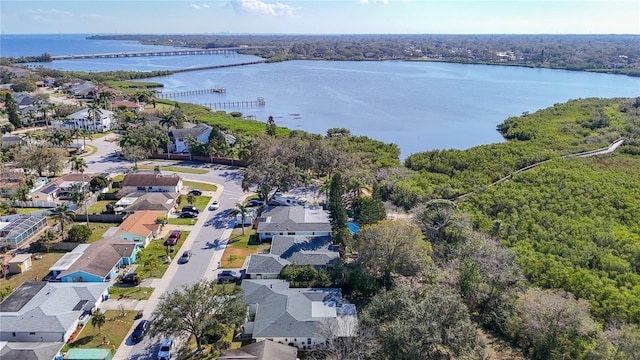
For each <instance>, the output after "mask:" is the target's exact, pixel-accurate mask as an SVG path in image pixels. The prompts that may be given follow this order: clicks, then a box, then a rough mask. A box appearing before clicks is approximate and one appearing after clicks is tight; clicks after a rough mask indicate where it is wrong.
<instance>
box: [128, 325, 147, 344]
mask: <svg viewBox="0 0 640 360" xmlns="http://www.w3.org/2000/svg"><path fill="white" fill-rule="evenodd" d="M147 330H149V321H148V320H142V321H140V322H139V323H138V325H137V326H136V328H135V329H133V333H131V340H133V341H134V342H139V341H140V340H142V338H144V335H145V334H146V333H147Z"/></svg>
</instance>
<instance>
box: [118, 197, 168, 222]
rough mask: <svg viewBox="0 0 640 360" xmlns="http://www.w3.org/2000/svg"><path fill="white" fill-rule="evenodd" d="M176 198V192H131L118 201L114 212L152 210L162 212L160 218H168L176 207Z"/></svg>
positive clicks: (128, 212)
mask: <svg viewBox="0 0 640 360" xmlns="http://www.w3.org/2000/svg"><path fill="white" fill-rule="evenodd" d="M178 196H179V194H178V193H176V192H150V193H143V192H133V193H130V194H127V195H126V196H125V197H123V198H121V199H120V200H118V202H116V204H115V209H114V210H115V212H116V213H125V214H130V213H134V212H137V211H143V210H153V211H156V212H162V213H163V215H162V216H169V214H170V213H171V212H172V211H173V210H175V209H176V207H177V200H178Z"/></svg>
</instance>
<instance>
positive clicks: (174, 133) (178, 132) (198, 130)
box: [169, 123, 212, 139]
mask: <svg viewBox="0 0 640 360" xmlns="http://www.w3.org/2000/svg"><path fill="white" fill-rule="evenodd" d="M211 129H212V128H211V126H209V125H207V124H203V123H198V125H196V126H194V127H191V128H184V129H173V130H171V131H170V132H169V137H170V138H172V139H175V138H186V137H188V136H191V137H193V138H197V137H198V136H200V135H202V134H204V133H205V132H207V131H211Z"/></svg>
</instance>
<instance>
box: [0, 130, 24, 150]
mask: <svg viewBox="0 0 640 360" xmlns="http://www.w3.org/2000/svg"><path fill="white" fill-rule="evenodd" d="M24 143H25V141H24V139H23V138H22V137H21V136H19V135H11V134H4V135H2V138H0V147H2V148H3V149H4V148H8V147H9V146H13V145H22V144H24Z"/></svg>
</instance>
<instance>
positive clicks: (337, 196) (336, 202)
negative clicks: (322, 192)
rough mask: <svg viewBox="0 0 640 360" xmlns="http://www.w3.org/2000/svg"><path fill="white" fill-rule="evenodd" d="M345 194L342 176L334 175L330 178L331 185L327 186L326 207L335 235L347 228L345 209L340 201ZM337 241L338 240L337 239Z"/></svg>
mask: <svg viewBox="0 0 640 360" xmlns="http://www.w3.org/2000/svg"><path fill="white" fill-rule="evenodd" d="M344 194H345V187H344V182H343V180H342V175H340V173H336V174H334V175H333V177H332V178H331V184H330V186H329V199H328V201H327V207H328V209H329V215H330V220H331V228H332V230H333V232H334V233H335V234H338V233H339V232H340V230H341V229H346V228H347V221H348V220H349V218H348V217H347V209H345V207H344V202H343V201H342V199H343V196H344ZM338 240H339V239H338Z"/></svg>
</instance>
